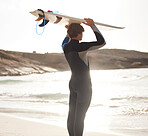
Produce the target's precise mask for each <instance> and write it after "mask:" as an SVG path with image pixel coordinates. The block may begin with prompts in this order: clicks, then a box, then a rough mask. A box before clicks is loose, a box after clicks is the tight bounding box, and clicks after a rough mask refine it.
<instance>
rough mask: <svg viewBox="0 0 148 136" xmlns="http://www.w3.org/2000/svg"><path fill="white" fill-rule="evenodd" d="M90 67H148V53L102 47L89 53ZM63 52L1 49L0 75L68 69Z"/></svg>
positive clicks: (93, 68)
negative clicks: (43, 52)
mask: <svg viewBox="0 0 148 136" xmlns="http://www.w3.org/2000/svg"><path fill="white" fill-rule="evenodd" d="M89 61H90V68H91V69H92V70H99V69H127V68H148V53H144V52H138V51H133V50H122V49H101V50H98V51H95V52H91V53H89ZM67 70H69V66H68V64H67V62H66V60H65V57H64V54H63V53H45V54H41V53H36V52H33V53H27V52H16V51H5V50H0V76H7V75H9V76H16V75H28V74H32V73H45V72H54V71H67Z"/></svg>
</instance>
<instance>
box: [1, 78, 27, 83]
mask: <svg viewBox="0 0 148 136" xmlns="http://www.w3.org/2000/svg"><path fill="white" fill-rule="evenodd" d="M20 82H24V83H25V82H27V81H24V80H14V79H6V80H0V84H10V83H12V84H13V83H20Z"/></svg>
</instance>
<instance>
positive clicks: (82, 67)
mask: <svg viewBox="0 0 148 136" xmlns="http://www.w3.org/2000/svg"><path fill="white" fill-rule="evenodd" d="M91 28H92V30H93V31H94V33H95V35H96V39H97V41H95V42H81V43H79V41H78V40H74V39H71V40H69V38H68V37H66V38H65V39H64V41H63V44H62V47H63V50H64V54H65V57H66V60H67V62H68V64H69V66H70V68H71V72H72V75H71V79H70V82H69V88H70V99H69V114H68V121H67V127H68V132H69V135H70V136H82V134H83V127H84V118H85V114H86V112H87V109H88V107H89V105H90V101H91V96H92V86H91V78H90V73H89V62H88V59H87V52H88V51H91V50H95V49H98V48H100V47H102V46H103V45H105V40H104V38H103V36H102V35H101V33H100V31H99V30H98V29H97V27H96V26H95V25H93V26H92V27H91ZM69 41H70V42H69Z"/></svg>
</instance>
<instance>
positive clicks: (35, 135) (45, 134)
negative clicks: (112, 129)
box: [0, 113, 122, 136]
mask: <svg viewBox="0 0 148 136" xmlns="http://www.w3.org/2000/svg"><path fill="white" fill-rule="evenodd" d="M0 120H1V121H0V125H1V129H0V136H49V135H51V136H68V132H67V129H65V128H62V127H59V126H56V125H49V124H44V123H41V122H35V121H31V120H25V119H21V118H19V117H14V116H11V115H10V116H9V115H7V114H1V113H0ZM84 135H85V136H122V135H119V134H118V135H117V134H109V133H105V132H104V133H102V132H87V131H85V130H84Z"/></svg>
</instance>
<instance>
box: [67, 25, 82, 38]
mask: <svg viewBox="0 0 148 136" xmlns="http://www.w3.org/2000/svg"><path fill="white" fill-rule="evenodd" d="M82 32H84V28H83V27H82V26H81V25H80V24H77V23H72V24H70V25H69V27H68V30H67V33H68V35H69V37H70V38H74V37H77V36H78V34H81V33H82Z"/></svg>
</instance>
